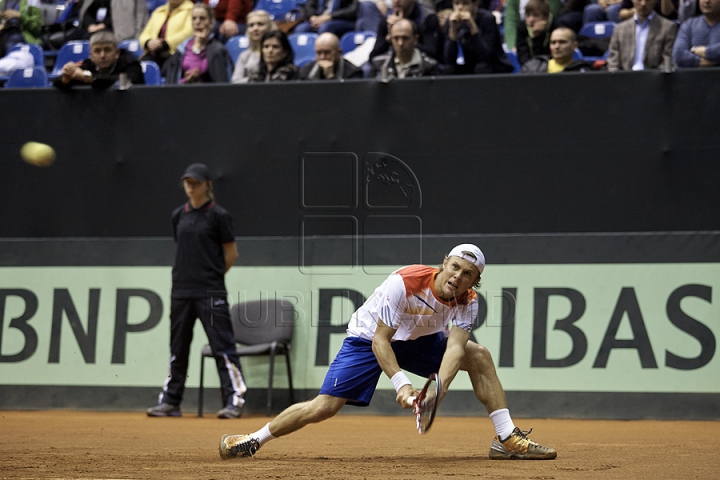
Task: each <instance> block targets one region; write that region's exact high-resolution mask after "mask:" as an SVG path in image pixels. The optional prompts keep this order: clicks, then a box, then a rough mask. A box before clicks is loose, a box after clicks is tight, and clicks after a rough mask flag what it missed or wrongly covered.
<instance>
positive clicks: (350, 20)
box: [293, 0, 358, 38]
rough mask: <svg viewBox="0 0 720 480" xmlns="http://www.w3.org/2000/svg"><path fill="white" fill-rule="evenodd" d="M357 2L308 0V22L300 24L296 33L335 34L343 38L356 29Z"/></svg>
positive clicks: (304, 10) (296, 28) (306, 7)
mask: <svg viewBox="0 0 720 480" xmlns="http://www.w3.org/2000/svg"><path fill="white" fill-rule="evenodd" d="M357 6H358V2H357V0H307V2H306V3H305V5H304V6H303V14H304V15H305V18H306V20H305V21H304V22H302V23H299V24H298V25H297V26H296V27H295V30H293V32H296V33H309V32H317V33H325V32H330V33H334V34H335V35H337V36H338V38H339V37H342V36H343V34H344V33H345V32H349V31H351V30H354V29H355V19H356V18H357Z"/></svg>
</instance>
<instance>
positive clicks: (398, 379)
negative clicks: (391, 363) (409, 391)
mask: <svg viewBox="0 0 720 480" xmlns="http://www.w3.org/2000/svg"><path fill="white" fill-rule="evenodd" d="M390 381H391V382H392V384H393V387H395V392H399V391H400V389H401V388H402V387H404V386H405V385H412V382H411V381H410V379H409V378H408V377H407V375H405V373H404V372H403V371H402V370H400V371H399V372H397V373H396V374H395V375H393V376H392V378H391V379H390Z"/></svg>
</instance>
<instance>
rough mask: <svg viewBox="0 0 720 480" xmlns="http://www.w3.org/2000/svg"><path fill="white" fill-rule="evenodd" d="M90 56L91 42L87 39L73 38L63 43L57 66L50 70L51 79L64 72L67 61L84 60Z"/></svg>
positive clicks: (56, 61) (56, 62)
mask: <svg viewBox="0 0 720 480" xmlns="http://www.w3.org/2000/svg"><path fill="white" fill-rule="evenodd" d="M89 56H90V43H89V42H88V41H87V40H71V41H69V42H67V43H66V44H65V45H63V46H62V47H61V48H60V50H59V51H58V54H57V58H56V59H55V67H53V69H52V72H50V75H49V77H50V79H51V80H52V79H55V78H57V77H59V76H60V75H61V74H62V68H63V66H64V65H65V64H66V63H67V62H82V61H83V60H85V59H86V58H88V57H89Z"/></svg>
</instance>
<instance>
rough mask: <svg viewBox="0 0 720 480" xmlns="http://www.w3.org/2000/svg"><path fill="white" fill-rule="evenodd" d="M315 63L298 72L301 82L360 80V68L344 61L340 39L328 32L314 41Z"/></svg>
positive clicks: (361, 73)
mask: <svg viewBox="0 0 720 480" xmlns="http://www.w3.org/2000/svg"><path fill="white" fill-rule="evenodd" d="M315 59H316V60H315V61H314V62H310V63H308V64H307V65H305V66H304V67H303V68H302V69H301V70H300V79H301V80H340V79H344V78H362V77H363V72H362V70H361V69H360V68H358V67H356V66H355V65H353V64H352V63H350V62H348V61H347V60H345V59H344V58H343V56H342V49H341V48H340V39H338V37H337V35H335V34H334V33H330V32H325V33H321V34H320V35H318V37H317V39H316V40H315Z"/></svg>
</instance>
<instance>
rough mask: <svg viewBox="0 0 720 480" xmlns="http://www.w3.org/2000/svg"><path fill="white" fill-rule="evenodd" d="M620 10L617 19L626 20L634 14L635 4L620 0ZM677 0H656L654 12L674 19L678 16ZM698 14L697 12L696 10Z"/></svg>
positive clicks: (627, 0) (629, 0)
mask: <svg viewBox="0 0 720 480" xmlns="http://www.w3.org/2000/svg"><path fill="white" fill-rule="evenodd" d="M620 2H621V3H620V11H619V12H618V21H623V20H627V19H628V18H632V17H633V15H635V5H634V4H633V1H632V0H620ZM678 6H679V5H678V0H658V1H657V3H656V4H655V13H656V14H658V15H662V16H663V17H665V18H667V19H668V20H676V19H677V18H678ZM698 15H699V12H698Z"/></svg>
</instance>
